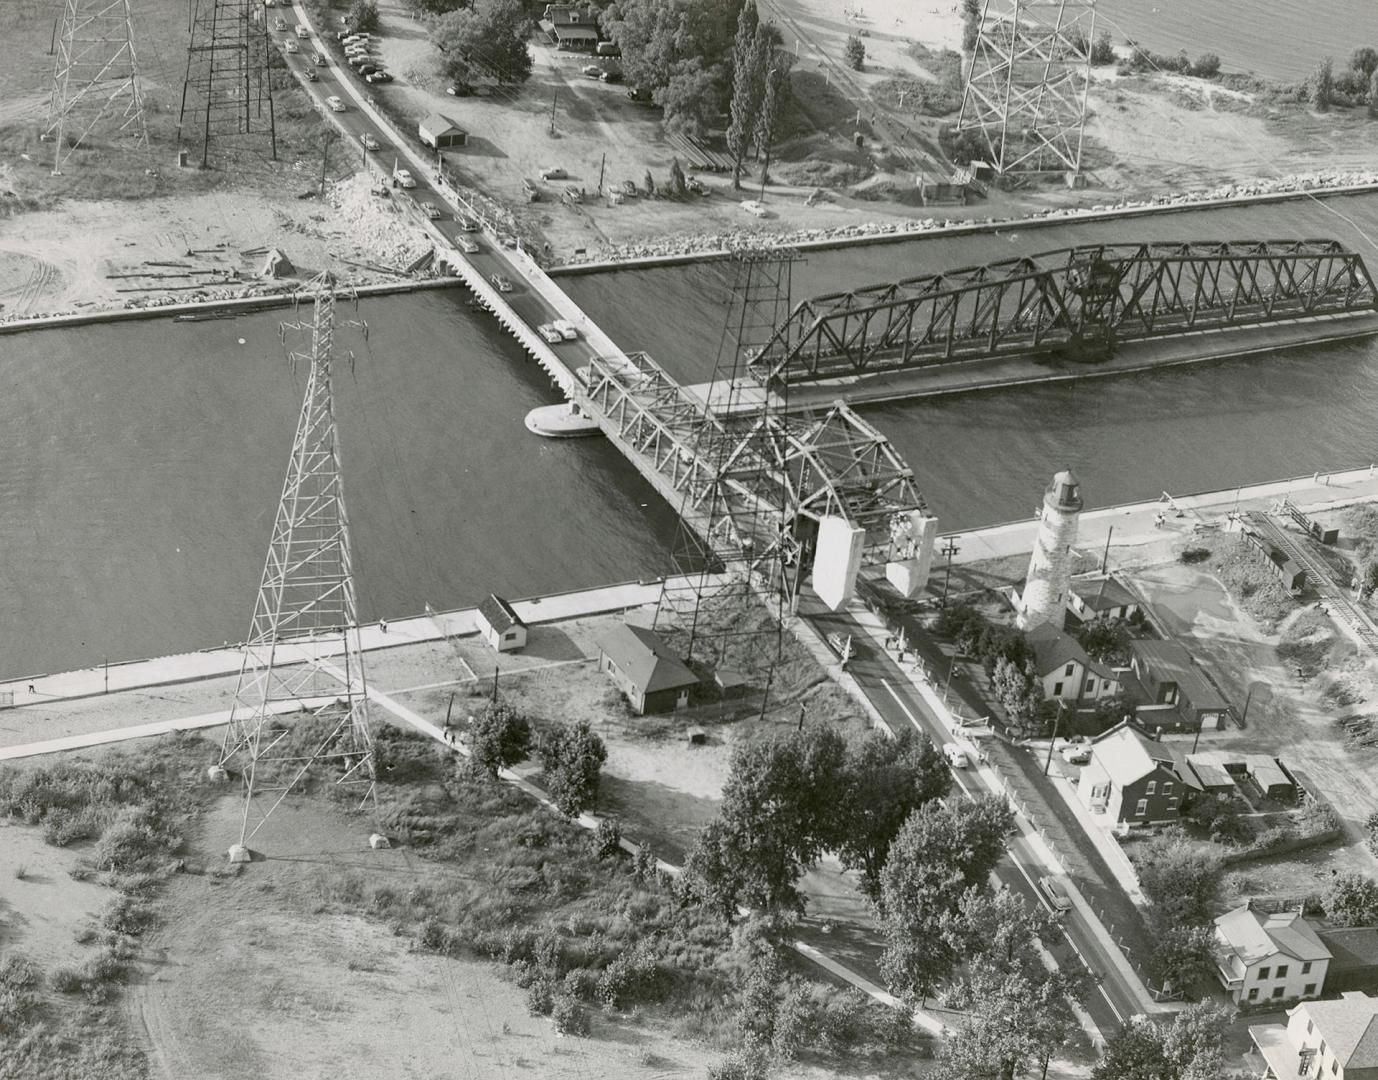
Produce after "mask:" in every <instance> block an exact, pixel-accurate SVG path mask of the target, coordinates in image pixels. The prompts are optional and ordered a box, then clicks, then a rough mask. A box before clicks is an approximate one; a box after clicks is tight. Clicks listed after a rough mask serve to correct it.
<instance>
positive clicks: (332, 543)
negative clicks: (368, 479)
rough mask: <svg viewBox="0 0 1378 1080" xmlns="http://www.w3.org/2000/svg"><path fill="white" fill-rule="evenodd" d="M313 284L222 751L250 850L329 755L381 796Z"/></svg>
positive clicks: (322, 290) (325, 348)
mask: <svg viewBox="0 0 1378 1080" xmlns="http://www.w3.org/2000/svg"><path fill="white" fill-rule="evenodd" d="M310 288H311V289H312V291H313V292H314V305H313V311H312V318H311V320H310V322H308V323H303V324H296V325H295V326H293V327H285V328H284V329H302V330H308V329H309V331H310V333H311V350H310V352H309V353H293V354H292V360H293V362H294V366H295V365H296V364H297V363H303V364H308V365H309V374H308V376H307V381H306V394H305V397H304V398H303V401H302V407H301V417H300V419H299V420H298V422H297V434H296V439H295V441H294V442H293V444H292V457H291V460H290V462H289V463H288V466H287V479H286V481H285V482H284V483H283V486H282V499H281V501H280V503H279V504H278V512H277V519H276V521H275V522H274V525H273V536H272V541H271V542H270V544H269V546H268V558H267V560H266V562H265V564H264V568H263V581H262V584H261V585H260V586H259V590H258V599H257V601H256V603H255V605H254V615H253V622H252V624H251V625H250V628H249V638H248V641H247V644H246V645H245V650H244V664H243V667H242V668H241V670H240V674H239V683H238V686H237V687H236V689H235V699H234V705H233V707H232V709H231V712H230V721H229V727H228V730H227V731H226V734H225V742H224V747H223V753H222V755H221V764H222V765H225V764H228V763H230V762H231V761H233V760H238V761H239V763H240V765H241V767H242V771H243V776H244V792H245V798H244V823H243V827H242V831H241V837H240V846H241V847H243V845H245V844H247V842H248V840H249V838H250V837H252V836H253V835H254V833H255V832H257V831H258V829H259V828H260V827H261V826H262V824H263V822H264V821H266V820H267V818H268V816H269V815H270V814H271V813H272V812H273V810H275V809H276V808H277V806H278V805H279V804H280V803H281V802H282V800H283V798H285V797H286V795H287V793H288V792H290V791H291V790H293V789H294V788H295V787H296V786H297V785H298V784H299V783H301V782H302V781H303V780H304V779H305V778H306V775H307V772H308V771H309V770H310V769H311V768H312V766H314V765H317V764H320V763H329V764H331V765H333V766H334V767H335V768H336V770H337V771H336V776H335V782H336V783H339V784H352V785H357V786H358V787H359V788H361V789H362V800H361V805H362V804H367V803H369V802H371V801H372V800H373V798H374V784H375V780H376V776H375V771H374V755H373V740H372V737H371V735H370V734H369V723H368V682H367V678H366V675H365V671H364V661H363V653H362V651H361V649H360V645H359V625H358V609H357V604H356V601H355V593H354V574H353V568H352V563H351V560H350V544H349V524H348V518H347V517H346V515H345V503H344V491H343V488H342V486H341V480H340V458H339V444H338V435H337V431H336V426H335V414H334V411H333V408H332V402H331V380H330V365H331V351H332V346H333V336H334V319H335V295H334V285H333V281H332V280H331V279H330V278H329V276H328V275H321V276H320V277H318V278H316V279H315V280H314V281H313V282H312V283H311V286H310ZM326 657H332V659H326ZM300 710H305V711H306V712H307V713H309V714H310V716H311V717H312V718H314V720H315V721H316V722H315V723H311V722H309V721H305V720H300V719H299V720H298V722H297V724H296V725H295V727H292V726H288V725H287V724H284V723H282V722H281V721H280V720H279V719H278V717H279V716H280V715H281V714H283V713H288V712H295V711H300ZM265 796H267V797H270V798H271V801H270V802H268V803H267V806H266V808H264V806H263V803H264V802H265V801H266V800H265ZM256 806H257V809H258V812H257V813H256V814H255V813H254V809H255V807H256ZM232 857H233V856H232Z"/></svg>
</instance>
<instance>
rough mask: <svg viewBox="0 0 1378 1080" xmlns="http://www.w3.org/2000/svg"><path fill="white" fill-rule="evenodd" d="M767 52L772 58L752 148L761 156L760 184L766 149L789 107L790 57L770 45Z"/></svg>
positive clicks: (765, 176)
mask: <svg viewBox="0 0 1378 1080" xmlns="http://www.w3.org/2000/svg"><path fill="white" fill-rule="evenodd" d="M771 50H772V52H773V54H774V55H772V57H771V59H770V61H769V65H770V66H769V68H768V69H767V71H766V73H765V91H764V92H763V93H762V94H761V111H760V114H759V115H758V116H757V117H756V148H757V149H758V150H761V151H762V152H764V154H765V163H764V164H763V165H762V166H761V183H762V184H765V183H766V181H767V180H768V179H769V174H770V147H771V144H772V143H773V142H774V141H775V136H776V134H777V132H778V131H779V128H780V117H781V116H782V115H783V114H784V111H785V108H786V107H787V106H788V104H789V99H790V81H789V73H790V69H791V68H792V67H793V66H794V58H793V57H792V56H790V54H789V53H787V52H777V51H775V49H774V46H772V47H771Z"/></svg>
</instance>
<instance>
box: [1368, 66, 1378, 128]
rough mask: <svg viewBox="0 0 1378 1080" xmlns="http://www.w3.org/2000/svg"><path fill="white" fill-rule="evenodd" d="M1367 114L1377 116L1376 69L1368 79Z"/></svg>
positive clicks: (1377, 77)
mask: <svg viewBox="0 0 1378 1080" xmlns="http://www.w3.org/2000/svg"><path fill="white" fill-rule="evenodd" d="M1368 114H1369V116H1372V117H1378V71H1375V72H1374V73H1373V75H1372V77H1371V78H1370V79H1369V80H1368Z"/></svg>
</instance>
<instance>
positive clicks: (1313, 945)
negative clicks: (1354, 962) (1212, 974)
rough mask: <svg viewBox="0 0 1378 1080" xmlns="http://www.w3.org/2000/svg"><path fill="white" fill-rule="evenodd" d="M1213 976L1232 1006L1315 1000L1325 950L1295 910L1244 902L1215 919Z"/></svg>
mask: <svg viewBox="0 0 1378 1080" xmlns="http://www.w3.org/2000/svg"><path fill="white" fill-rule="evenodd" d="M1215 940H1216V942H1217V943H1218V944H1219V945H1220V955H1219V959H1218V961H1217V965H1218V966H1217V974H1218V976H1219V978H1220V984H1221V985H1222V986H1224V987H1225V989H1226V990H1228V991H1229V992H1230V997H1231V998H1233V999H1234V1001H1235V1003H1236V1004H1238V1003H1239V1002H1259V1001H1295V1000H1296V999H1297V998H1312V997H1318V996H1319V995H1320V993H1321V990H1322V989H1323V988H1324V986H1325V973H1326V969H1327V968H1328V967H1329V965H1330V950H1329V949H1327V948H1326V947H1325V943H1324V942H1322V941H1321V939H1320V938H1319V937H1317V936H1316V931H1315V930H1313V929H1312V928H1311V924H1310V923H1308V922H1307V921H1306V919H1304V918H1303V917H1302V914H1301V912H1299V911H1278V912H1272V913H1269V912H1266V911H1258V910H1256V909H1255V908H1254V907H1253V905H1252V904H1250V903H1245V904H1243V905H1242V906H1240V907H1237V908H1235V909H1234V910H1233V911H1227V912H1226V913H1225V914H1224V915H1221V916H1220V917H1219V918H1218V919H1216V920H1215Z"/></svg>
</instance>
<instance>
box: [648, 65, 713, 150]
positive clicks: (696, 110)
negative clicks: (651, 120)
mask: <svg viewBox="0 0 1378 1080" xmlns="http://www.w3.org/2000/svg"><path fill="white" fill-rule="evenodd" d="M722 80H723V69H722V66H721V65H719V64H713V65H711V66H707V67H706V66H705V65H704V62H703V61H702V60H701V59H699V58H698V57H693V58H692V59H689V60H680V61H678V62H677V63H676V64H675V66H674V70H673V71H672V72H671V74H670V81H669V82H667V83H666V84H665V85H664V86H662V87H660V88H659V89H658V90H656V91H655V94H654V95H653V96H654V99H655V103H656V104H657V105H659V106H660V107H661V108H662V109H664V110H665V126H666V127H668V128H669V129H670V130H671V131H674V132H677V133H678V134H680V135H685V136H687V137H688V138H691V139H701V138H703V136H704V134H705V133H706V132H707V130H708V126H709V125H710V124H711V123H712V122H713V118H714V117H715V116H716V115H717V112H718V99H719V98H720V97H721V85H722Z"/></svg>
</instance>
